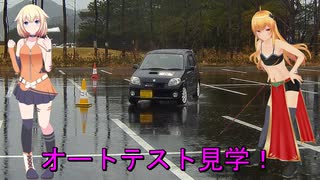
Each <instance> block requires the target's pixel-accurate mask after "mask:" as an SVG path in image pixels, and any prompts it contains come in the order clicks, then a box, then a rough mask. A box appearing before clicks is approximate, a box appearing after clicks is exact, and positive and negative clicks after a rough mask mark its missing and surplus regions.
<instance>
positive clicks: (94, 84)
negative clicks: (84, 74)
mask: <svg viewBox="0 0 320 180" xmlns="http://www.w3.org/2000/svg"><path fill="white" fill-rule="evenodd" d="M97 86H98V81H97V80H95V79H92V90H93V92H94V94H96V93H97Z"/></svg>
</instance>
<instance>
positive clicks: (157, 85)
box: [142, 82, 166, 88]
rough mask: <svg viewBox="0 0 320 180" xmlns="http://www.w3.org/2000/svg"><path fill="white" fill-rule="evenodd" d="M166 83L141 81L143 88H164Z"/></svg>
mask: <svg viewBox="0 0 320 180" xmlns="http://www.w3.org/2000/svg"><path fill="white" fill-rule="evenodd" d="M165 85H166V83H153V82H146V83H142V87H144V88H164V87H165Z"/></svg>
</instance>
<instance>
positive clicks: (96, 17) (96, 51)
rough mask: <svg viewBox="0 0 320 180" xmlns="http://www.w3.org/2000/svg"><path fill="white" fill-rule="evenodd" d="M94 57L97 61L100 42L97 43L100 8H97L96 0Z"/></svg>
mask: <svg viewBox="0 0 320 180" xmlns="http://www.w3.org/2000/svg"><path fill="white" fill-rule="evenodd" d="M94 14H95V19H94V56H95V58H96V59H97V56H98V48H97V46H98V42H97V24H98V6H97V0H94Z"/></svg>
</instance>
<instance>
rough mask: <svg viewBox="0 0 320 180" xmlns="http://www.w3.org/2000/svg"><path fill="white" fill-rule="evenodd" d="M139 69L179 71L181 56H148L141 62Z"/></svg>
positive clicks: (181, 62)
mask: <svg viewBox="0 0 320 180" xmlns="http://www.w3.org/2000/svg"><path fill="white" fill-rule="evenodd" d="M140 68H141V69H153V70H158V69H159V70H181V69H183V56H182V55H179V54H148V55H147V56H146V57H145V59H144V60H143V62H142V64H141V66H140Z"/></svg>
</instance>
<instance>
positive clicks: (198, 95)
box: [193, 82, 200, 98]
mask: <svg viewBox="0 0 320 180" xmlns="http://www.w3.org/2000/svg"><path fill="white" fill-rule="evenodd" d="M193 97H194V98H199V97H200V82H198V83H197V89H196V92H195V93H194V94H193Z"/></svg>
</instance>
